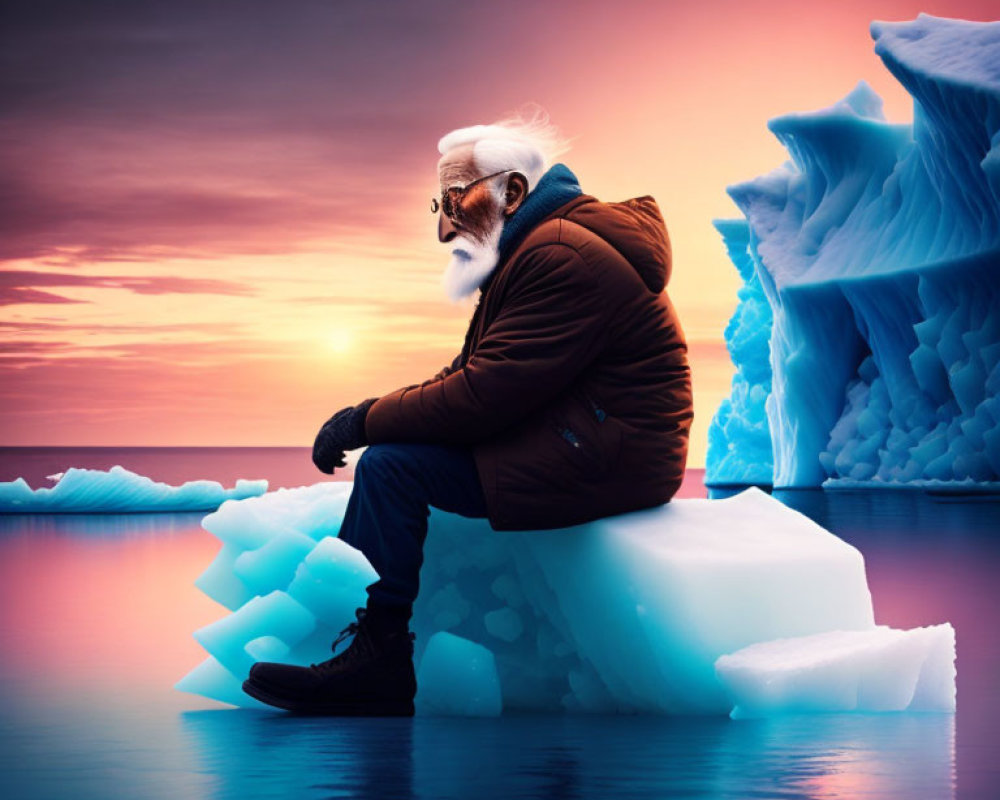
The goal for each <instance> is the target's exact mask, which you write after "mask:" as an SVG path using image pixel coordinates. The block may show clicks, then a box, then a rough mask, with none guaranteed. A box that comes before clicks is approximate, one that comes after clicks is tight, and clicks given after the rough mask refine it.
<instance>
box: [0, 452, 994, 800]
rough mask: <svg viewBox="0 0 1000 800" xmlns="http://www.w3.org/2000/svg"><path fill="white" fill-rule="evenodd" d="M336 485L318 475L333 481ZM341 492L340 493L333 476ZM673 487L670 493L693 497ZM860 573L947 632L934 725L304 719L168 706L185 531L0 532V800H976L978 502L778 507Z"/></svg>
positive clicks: (983, 709)
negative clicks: (953, 669) (817, 530)
mask: <svg viewBox="0 0 1000 800" xmlns="http://www.w3.org/2000/svg"><path fill="white" fill-rule="evenodd" d="M118 463H120V464H122V465H123V466H125V467H128V468H129V469H132V470H133V471H136V472H140V473H143V474H147V475H150V476H151V477H154V478H156V479H158V480H165V481H169V482H171V483H179V482H182V481H184V480H189V479H193V478H211V479H214V480H219V481H220V482H222V483H223V485H225V486H231V485H232V484H233V483H234V482H235V479H236V478H237V477H245V478H268V480H269V481H270V485H271V488H277V487H278V486H300V485H305V484H311V483H315V482H317V480H319V479H327V478H325V476H322V475H320V474H319V473H317V472H315V470H314V469H313V467H312V464H311V462H310V460H309V451H308V450H307V449H302V448H284V449H269V448H261V449H257V448H245V449H244V448H231V449H213V450H202V449H187V448H185V449H171V450H149V449H138V448H136V449H122V450H115V451H110V452H109V451H107V450H94V449H76V450H68V449H67V450H61V451H60V450H54V449H49V450H37V451H31V452H27V451H24V450H13V449H0V480H12V479H13V478H14V477H17V476H19V475H20V476H23V477H25V478H26V479H27V480H28V482H29V483H30V484H31V485H32V486H40V485H49V483H50V482H48V481H46V480H45V477H44V476H45V475H47V474H51V473H53V472H58V471H62V470H65V469H66V468H67V467H69V466H88V467H99V468H104V469H106V468H108V467H110V466H112V465H114V464H118ZM338 477H340V475H339V473H338ZM346 477H349V473H346ZM701 478H702V475H701V472H700V471H697V472H696V471H692V472H691V473H690V475H689V480H688V482H687V483H686V485H685V488H684V490H683V491H682V493H683V495H684V496H689V497H691V496H705V494H706V492H705V489H704V487H703V486H702V484H701ZM776 495H777V496H778V497H779V498H780V499H781V500H782V501H783V502H785V503H787V504H788V505H790V506H792V507H794V508H796V509H798V510H800V511H802V512H803V513H805V514H807V515H809V516H810V517H812V518H813V519H815V520H816V521H817V522H819V523H820V524H822V525H824V526H825V527H827V528H828V529H830V530H832V531H833V532H834V533H836V534H838V535H839V536H841V537H842V538H844V539H846V540H847V541H849V542H851V543H852V544H854V545H855V546H857V547H858V548H859V549H860V550H861V552H862V553H863V554H864V556H865V560H866V564H867V569H868V580H869V585H870V586H871V589H872V594H873V597H874V602H875V612H876V619H877V621H878V622H879V623H882V624H888V625H892V626H894V627H902V628H909V627H915V626H918V625H929V624H933V623H937V622H943V621H950V622H951V623H952V624H953V625H954V626H955V628H956V630H957V634H958V654H959V655H958V709H959V710H958V714H957V715H955V716H951V715H917V714H886V715H874V714H873V715H851V714H840V715H837V714H831V715H814V716H799V717H789V718H784V719H778V720H769V721H742V722H732V721H730V720H728V719H725V718H722V719H706V718H673V719H669V718H657V717H628V716H618V717H597V718H595V717H579V716H573V717H571V716H504V717H502V718H500V719H492V720H463V719H444V718H422V717H417V718H414V719H405V720H399V719H380V720H379V719H375V720H349V719H309V718H295V717H291V716H286V715H284V714H282V713H271V712H266V711H265V712H261V711H242V710H234V709H231V708H229V707H224V706H221V705H219V704H216V703H213V702H212V701H209V700H204V699H201V698H198V697H194V696H191V695H184V694H181V693H180V692H177V691H175V690H174V689H173V688H172V687H173V684H174V682H175V681H177V680H178V679H179V678H180V677H181V676H182V675H183V674H184V673H186V672H187V671H188V670H189V669H190V668H191V667H193V666H194V665H195V664H197V663H198V662H199V661H200V660H201V659H202V657H203V652H202V651H201V649H200V648H199V647H198V646H197V644H196V643H195V642H194V640H193V639H192V638H191V632H192V631H193V630H195V629H196V628H198V627H200V626H202V625H204V624H207V623H208V622H211V621H213V620H215V619H218V618H219V617H220V616H222V615H223V614H224V613H225V612H224V610H223V609H222V608H221V607H219V606H217V605H215V604H214V603H213V602H212V601H210V600H208V599H207V598H205V597H204V596H203V595H201V594H200V593H199V592H198V591H197V590H196V589H195V588H194V586H193V581H194V579H195V578H196V577H197V576H198V574H199V573H200V572H201V571H202V569H204V567H205V566H206V565H207V564H208V563H209V561H210V560H211V559H212V557H213V556H214V555H215V552H216V550H217V549H218V544H217V542H216V540H214V539H213V538H212V537H211V536H210V535H209V534H207V533H206V532H205V531H203V530H202V529H201V527H200V524H199V523H200V520H201V517H202V514H200V513H198V514H136V515H48V516H47V515H30V516H29V515H7V516H3V515H0V700H2V709H3V710H2V712H0V798H5V799H6V798H15V797H32V798H35V797H39V798H42V797H51V798H64V797H75V798H89V797H108V796H112V795H114V796H124V797H171V798H174V797H183V798H186V797H191V798H200V797H270V796H274V797H286V796H295V797H359V798H375V797H387V798H410V797H414V798H439V797H440V798H446V797H453V798H465V797H473V796H476V797H498V798H501V797H502V798H512V797H540V798H542V797H546V798H585V797H586V798H620V797H649V798H654V797H655V798H659V797H707V798H715V797H719V798H755V797H762V798H771V797H809V798H855V797H877V798H888V797H893V798H895V797H898V798H950V797H963V798H964V797H976V798H978V797H996V796H998V792H997V785H998V781H1000V769H998V766H997V761H998V759H997V752H998V744H997V743H998V735H1000V724H998V723H997V722H996V719H997V715H998V713H1000V637H998V636H997V628H998V622H1000V611H998V602H997V600H998V591H997V589H996V586H997V577H996V576H997V570H998V569H1000V504H996V503H992V502H971V501H970V502H940V501H938V500H935V499H933V498H930V497H928V496H926V495H924V494H923V493H920V492H877V493H872V492H826V493H824V492H822V491H798V492H778V493H776Z"/></svg>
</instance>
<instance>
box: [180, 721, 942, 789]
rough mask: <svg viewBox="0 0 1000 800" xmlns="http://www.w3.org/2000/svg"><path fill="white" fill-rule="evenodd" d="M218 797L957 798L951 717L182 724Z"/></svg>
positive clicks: (186, 738) (235, 722)
mask: <svg viewBox="0 0 1000 800" xmlns="http://www.w3.org/2000/svg"><path fill="white" fill-rule="evenodd" d="M181 724H182V727H183V730H184V734H185V736H184V739H185V741H186V742H187V744H188V746H189V747H190V748H191V749H192V753H193V757H195V758H196V759H197V761H198V763H199V764H200V766H201V770H202V771H203V772H205V773H207V774H209V775H210V776H212V778H213V785H214V793H215V796H224V797H228V796H240V795H243V794H248V793H249V794H254V795H269V794H272V793H273V794H280V793H282V792H286V793H294V794H295V796H303V795H304V796H309V797H366V798H380V797H392V798H417V797H420V798H423V797H455V798H462V797H468V796H469V793H470V787H476V788H475V794H476V795H477V796H481V797H545V798H567V799H568V798H588V797H594V798H598V797H634V798H646V797H650V798H651V797H663V796H665V795H668V796H707V797H720V798H725V797H732V798H746V797H752V796H766V797H810V798H834V797H860V796H877V797H881V798H895V797H899V798H914V797H935V798H948V797H953V796H954V794H955V775H954V717H952V716H950V715H913V714H895V715H814V716H809V717H805V716H803V717H787V718H784V719H778V720H763V721H755V722H740V723H736V722H731V721H729V720H727V719H702V718H683V719H676V718H675V719H670V718H652V717H626V716H618V717H590V716H569V717H557V716H534V715H506V716H505V717H504V718H503V720H502V721H501V722H498V721H496V720H470V719H449V718H433V717H416V718H414V719H403V720H393V719H382V720H352V719H338V720H330V719H322V718H320V719H311V718H301V717H293V716H285V715H280V714H271V713H268V712H243V713H241V712H235V713H231V712H226V711H198V712H188V713H186V714H183V715H182V721H181Z"/></svg>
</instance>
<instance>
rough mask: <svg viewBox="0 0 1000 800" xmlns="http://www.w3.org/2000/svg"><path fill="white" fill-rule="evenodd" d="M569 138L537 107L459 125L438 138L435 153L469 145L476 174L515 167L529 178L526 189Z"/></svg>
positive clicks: (530, 188)
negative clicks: (527, 114) (489, 120)
mask: <svg viewBox="0 0 1000 800" xmlns="http://www.w3.org/2000/svg"><path fill="white" fill-rule="evenodd" d="M571 141H572V140H571V139H565V138H563V137H562V136H560V134H559V131H558V129H557V128H556V127H555V126H554V125H552V124H551V123H550V122H549V115H548V114H547V113H546V112H545V110H544V109H542V108H541V107H540V106H537V107H536V111H535V113H534V114H533V115H532V116H531V117H530V118H526V117H525V116H524V115H523V113H521V112H519V113H516V114H513V115H510V116H508V117H505V118H503V119H501V120H498V121H497V122H494V123H492V124H491V125H472V126H470V127H468V128H458V129H457V130H453V131H451V132H450V133H447V134H445V135H444V136H442V137H441V140H440V141H439V142H438V152H439V153H441V155H442V157H443V156H445V155H447V153H449V152H450V151H451V150H454V149H455V148H456V147H461V146H463V145H468V144H471V145H473V149H472V160H473V167H474V168H475V170H476V172H477V173H478V174H479V175H489V174H490V173H493V172H499V171H501V170H505V169H516V170H517V171H518V172H520V173H522V174H523V175H524V176H525V177H526V178H527V179H528V191H529V192H530V191H531V190H532V189H534V188H535V185H536V184H537V183H538V180H539V179H540V178H541V177H542V175H544V174H545V172H546V171H547V170H548V169H549V167H551V166H552V165H553V164H554V163H555V161H556V159H557V158H558V157H559V156H560V155H562V154H563V153H565V152H566V151H567V150H569V149H570V142H571Z"/></svg>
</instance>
